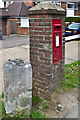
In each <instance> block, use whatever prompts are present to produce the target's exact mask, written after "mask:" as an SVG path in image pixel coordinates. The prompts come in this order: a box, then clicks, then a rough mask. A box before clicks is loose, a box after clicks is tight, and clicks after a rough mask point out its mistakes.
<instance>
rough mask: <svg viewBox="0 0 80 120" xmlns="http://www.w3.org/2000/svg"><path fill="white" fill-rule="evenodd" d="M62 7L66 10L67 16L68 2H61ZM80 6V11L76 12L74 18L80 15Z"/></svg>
mask: <svg viewBox="0 0 80 120" xmlns="http://www.w3.org/2000/svg"><path fill="white" fill-rule="evenodd" d="M61 7H62V8H63V9H65V10H66V15H67V2H61ZM79 11H80V6H79V9H78V10H74V16H78V14H80V12H79Z"/></svg>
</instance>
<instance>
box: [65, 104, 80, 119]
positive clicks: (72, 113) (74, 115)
mask: <svg viewBox="0 0 80 120" xmlns="http://www.w3.org/2000/svg"><path fill="white" fill-rule="evenodd" d="M79 107H80V103H78V104H76V105H75V106H73V107H72V108H71V109H70V110H69V111H68V113H67V114H66V115H65V118H79V120H80V116H79Z"/></svg>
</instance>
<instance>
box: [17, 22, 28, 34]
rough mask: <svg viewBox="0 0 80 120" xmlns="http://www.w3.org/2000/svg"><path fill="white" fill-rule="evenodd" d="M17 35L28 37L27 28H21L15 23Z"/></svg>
mask: <svg viewBox="0 0 80 120" xmlns="http://www.w3.org/2000/svg"><path fill="white" fill-rule="evenodd" d="M17 34H21V35H29V28H26V27H21V23H17Z"/></svg>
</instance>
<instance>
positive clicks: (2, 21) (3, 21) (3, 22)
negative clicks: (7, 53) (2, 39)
mask: <svg viewBox="0 0 80 120" xmlns="http://www.w3.org/2000/svg"><path fill="white" fill-rule="evenodd" d="M6 23H7V19H6V18H3V19H2V18H0V27H1V29H2V35H6Z"/></svg>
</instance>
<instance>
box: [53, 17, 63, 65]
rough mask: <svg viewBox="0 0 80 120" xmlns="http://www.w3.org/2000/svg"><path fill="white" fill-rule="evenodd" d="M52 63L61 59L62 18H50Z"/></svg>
mask: <svg viewBox="0 0 80 120" xmlns="http://www.w3.org/2000/svg"><path fill="white" fill-rule="evenodd" d="M52 34H53V48H52V49H53V64H56V63H58V62H60V61H62V20H61V19H53V20H52Z"/></svg>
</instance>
